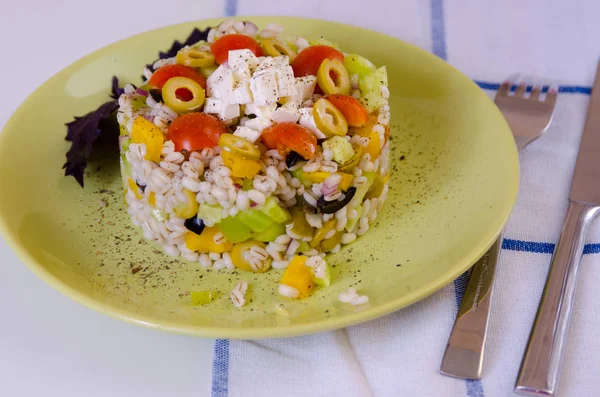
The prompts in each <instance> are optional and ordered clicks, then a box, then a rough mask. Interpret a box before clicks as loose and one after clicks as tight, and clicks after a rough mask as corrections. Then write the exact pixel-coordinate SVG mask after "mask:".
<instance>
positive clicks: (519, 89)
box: [515, 83, 527, 97]
mask: <svg viewBox="0 0 600 397" xmlns="http://www.w3.org/2000/svg"><path fill="white" fill-rule="evenodd" d="M525 91H527V83H520V84H519V86H518V87H517V90H516V91H515V96H518V97H523V96H525Z"/></svg>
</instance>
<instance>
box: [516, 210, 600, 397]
mask: <svg viewBox="0 0 600 397" xmlns="http://www.w3.org/2000/svg"><path fill="white" fill-rule="evenodd" d="M598 213H600V207H597V206H592V205H589V204H585V203H579V202H571V203H570V204H569V211H568V212H567V217H566V219H565V222H564V224H563V229H562V232H561V236H560V240H559V242H558V244H557V245H556V250H555V251H554V256H553V258H552V264H551V266H550V271H549V272H548V279H547V280H546V286H545V287H544V293H543V294H542V299H541V301H540V306H539V308H538V312H537V316H536V319H535V323H534V324H533V329H532V331H531V335H530V336H529V343H528V344H527V349H526V350H525V355H524V356H523V362H522V363H521V369H520V371H519V376H518V378H517V382H516V385H515V391H516V392H517V393H520V394H525V395H529V396H553V395H554V392H555V389H556V383H557V380H558V376H559V372H560V364H561V361H562V356H563V353H564V348H565V342H566V339H567V338H566V337H567V330H568V327H569V321H570V318H571V312H572V308H573V298H574V296H575V286H576V284H577V271H578V269H579V264H580V263H581V257H582V255H583V243H584V238H585V234H586V232H587V229H588V227H589V225H590V223H591V221H592V220H593V219H594V217H595V216H596V215H597V214H598Z"/></svg>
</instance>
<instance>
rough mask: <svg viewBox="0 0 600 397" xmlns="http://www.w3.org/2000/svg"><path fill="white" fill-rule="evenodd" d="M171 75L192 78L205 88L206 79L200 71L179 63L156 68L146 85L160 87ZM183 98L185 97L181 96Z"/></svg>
mask: <svg viewBox="0 0 600 397" xmlns="http://www.w3.org/2000/svg"><path fill="white" fill-rule="evenodd" d="M172 77H187V78H188V79H192V80H194V81H195V82H196V83H198V84H200V86H201V87H202V88H204V89H206V79H205V78H204V76H202V75H201V74H200V73H198V72H196V70H195V69H192V68H190V67H188V66H183V65H179V64H175V65H165V66H163V67H161V68H158V69H157V70H156V71H155V72H154V73H153V74H152V77H150V80H148V85H149V86H150V87H152V88H158V89H162V88H163V85H165V83H166V82H167V80H169V79H170V78H172ZM182 99H185V98H182Z"/></svg>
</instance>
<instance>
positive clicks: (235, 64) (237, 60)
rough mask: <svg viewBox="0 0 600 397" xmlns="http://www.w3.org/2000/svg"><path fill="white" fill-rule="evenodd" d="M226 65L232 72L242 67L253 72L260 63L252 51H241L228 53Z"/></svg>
mask: <svg viewBox="0 0 600 397" xmlns="http://www.w3.org/2000/svg"><path fill="white" fill-rule="evenodd" d="M227 63H228V64H229V67H230V68H231V69H233V70H239V69H243V68H244V67H247V68H248V69H250V70H254V69H255V68H256V67H257V66H258V65H259V63H260V62H259V60H258V58H256V56H255V55H254V53H253V52H252V51H250V50H248V49H243V50H231V51H229V56H228V57H227Z"/></svg>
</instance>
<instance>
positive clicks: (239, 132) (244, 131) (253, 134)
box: [233, 125, 260, 143]
mask: <svg viewBox="0 0 600 397" xmlns="http://www.w3.org/2000/svg"><path fill="white" fill-rule="evenodd" d="M233 135H235V136H239V137H240V138H244V139H247V140H249V141H250V142H252V143H254V142H256V140H257V139H258V138H259V137H260V131H257V130H253V129H252V128H250V127H246V126H241V125H240V126H238V127H237V128H236V129H235V132H234V133H233Z"/></svg>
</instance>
